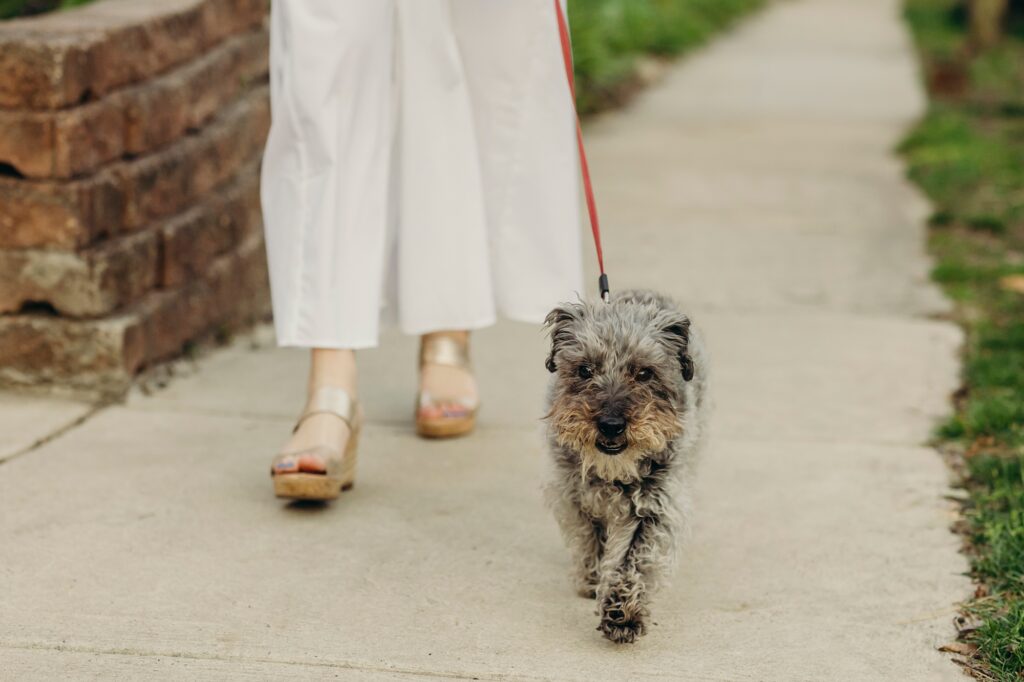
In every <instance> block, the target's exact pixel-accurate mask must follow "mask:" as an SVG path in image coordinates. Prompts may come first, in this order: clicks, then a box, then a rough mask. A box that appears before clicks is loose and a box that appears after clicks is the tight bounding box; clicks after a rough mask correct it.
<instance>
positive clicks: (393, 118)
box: [262, 0, 582, 348]
mask: <svg viewBox="0 0 1024 682" xmlns="http://www.w3.org/2000/svg"><path fill="white" fill-rule="evenodd" d="M561 60H562V57H561V52H560V45H559V40H558V29H557V24H556V19H555V13H554V7H553V5H552V3H551V1H550V0H275V1H274V2H273V3H272V10H271V51H270V85H271V99H272V102H271V105H272V112H273V123H272V126H271V131H270V136H269V138H268V140H267V147H266V152H265V154H264V157H263V169H262V204H263V214H264V223H265V231H266V242H267V254H268V260H269V265H270V279H271V290H272V298H273V306H274V321H275V328H276V331H277V340H278V343H279V344H281V345H290V346H304V347H318V348H365V347H371V346H375V345H376V344H377V339H378V333H379V327H380V323H381V318H382V312H383V313H384V315H383V317H386V318H391V319H394V320H395V321H397V322H398V323H399V325H400V327H401V329H402V330H403V331H405V332H407V333H410V334H422V333H425V332H430V331H438V330H444V329H476V328H479V327H482V326H486V325H488V324H491V323H493V322H494V321H495V318H496V316H497V314H498V313H501V314H503V315H505V316H507V317H510V318H513V319H519V320H525V321H533V322H537V321H540V320H541V319H543V317H544V315H545V314H546V313H547V311H548V310H550V309H551V307H552V306H553V305H555V304H556V303H557V302H559V301H563V300H567V299H571V298H573V297H574V296H575V294H576V292H578V291H581V290H582V286H581V281H582V264H581V254H580V243H579V241H580V230H579V217H580V216H579V200H578V192H579V188H578V179H577V178H578V175H577V173H578V165H577V164H578V161H577V159H576V155H575V154H576V151H575V138H574V128H573V126H574V119H573V113H572V103H571V98H570V95H569V93H568V90H567V86H566V82H565V71H564V67H563V65H562V61H561Z"/></svg>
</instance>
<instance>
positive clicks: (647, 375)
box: [636, 367, 654, 381]
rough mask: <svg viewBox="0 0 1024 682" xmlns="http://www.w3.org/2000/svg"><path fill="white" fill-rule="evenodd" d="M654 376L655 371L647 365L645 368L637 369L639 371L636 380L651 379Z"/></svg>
mask: <svg viewBox="0 0 1024 682" xmlns="http://www.w3.org/2000/svg"><path fill="white" fill-rule="evenodd" d="M653 376H654V372H652V371H651V370H650V369H648V368H647V367H644V368H643V369H641V370H638V371H637V373H636V380H637V381H650V380H651V378H652V377H653Z"/></svg>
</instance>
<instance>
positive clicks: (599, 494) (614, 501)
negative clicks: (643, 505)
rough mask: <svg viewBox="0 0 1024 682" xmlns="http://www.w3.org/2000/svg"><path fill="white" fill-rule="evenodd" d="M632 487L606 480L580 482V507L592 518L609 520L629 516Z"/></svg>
mask: <svg viewBox="0 0 1024 682" xmlns="http://www.w3.org/2000/svg"><path fill="white" fill-rule="evenodd" d="M631 493H632V489H631V488H630V487H629V486H626V485H623V484H617V483H607V482H603V481H602V482H597V483H594V482H587V483H581V484H580V492H579V500H580V509H581V510H582V511H583V513H584V514H586V515H587V516H589V517H590V518H592V519H599V520H609V519H615V518H623V517H626V516H631V515H632V512H633V501H632V498H631Z"/></svg>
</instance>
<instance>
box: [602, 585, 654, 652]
mask: <svg viewBox="0 0 1024 682" xmlns="http://www.w3.org/2000/svg"><path fill="white" fill-rule="evenodd" d="M600 613H601V624H600V625H599V626H598V627H597V629H598V630H599V631H600V632H601V634H603V635H604V636H605V637H606V638H607V639H609V640H611V641H613V642H615V643H616V644H632V643H633V642H635V641H636V640H637V639H639V638H640V637H643V636H644V634H646V633H647V625H646V624H645V623H644V615H645V613H644V610H643V609H642V608H640V609H632V608H627V606H626V605H625V604H623V602H622V599H621V598H620V597H619V595H617V594H615V593H612V594H610V595H608V596H606V597H605V598H604V599H603V600H602V601H601V611H600Z"/></svg>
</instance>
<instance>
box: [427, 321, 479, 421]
mask: <svg viewBox="0 0 1024 682" xmlns="http://www.w3.org/2000/svg"><path fill="white" fill-rule="evenodd" d="M428 364H429V365H446V366H448V367H458V368H459V369H463V370H465V371H467V372H471V371H472V368H471V366H470V362H469V348H468V346H467V345H466V344H462V343H459V342H458V341H456V340H455V339H453V338H452V337H450V336H428V337H425V338H424V339H423V340H421V341H420V370H421V371H422V370H423V367H424V365H428ZM479 409H480V404H479V401H477V400H476V399H475V398H465V397H463V398H458V397H456V398H448V397H442V396H432V395H430V394H429V393H428V392H426V391H424V390H422V389H421V390H420V392H419V394H418V395H417V397H416V433H418V434H419V435H420V436H423V437H425V438H452V437H454V436H462V435H465V434H467V433H469V432H471V431H472V430H473V429H474V428H475V427H476V415H477V411H478V410H479Z"/></svg>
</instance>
